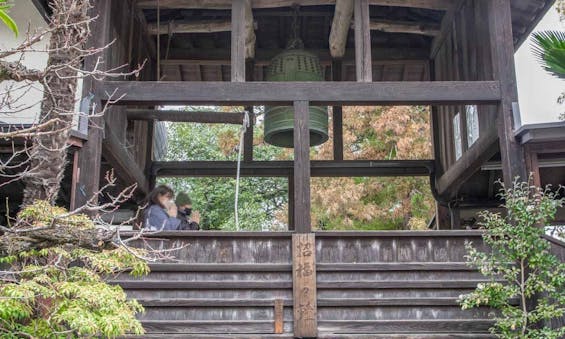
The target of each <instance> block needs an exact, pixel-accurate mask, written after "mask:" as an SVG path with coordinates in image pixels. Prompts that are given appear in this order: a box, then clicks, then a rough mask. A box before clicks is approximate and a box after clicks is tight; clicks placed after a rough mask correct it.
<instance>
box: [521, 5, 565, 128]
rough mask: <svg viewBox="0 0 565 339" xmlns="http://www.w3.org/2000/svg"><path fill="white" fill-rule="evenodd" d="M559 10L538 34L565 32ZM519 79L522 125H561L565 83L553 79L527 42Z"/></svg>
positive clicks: (551, 13)
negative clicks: (546, 31)
mask: <svg viewBox="0 0 565 339" xmlns="http://www.w3.org/2000/svg"><path fill="white" fill-rule="evenodd" d="M563 29H565V27H564V26H563V24H562V23H561V22H560V21H559V14H558V13H557V10H556V9H555V8H552V9H550V10H549V12H548V13H547V14H546V16H545V17H544V18H543V19H542V20H541V21H540V23H539V24H538V26H537V27H536V29H535V30H534V31H541V30H563ZM515 62H516V77H517V81H518V96H519V100H520V112H521V114H522V124H532V123H541V122H552V121H557V120H558V116H559V114H561V113H562V112H565V105H559V104H558V103H557V98H558V97H559V95H560V94H561V93H562V92H564V91H565V80H563V79H559V78H557V77H554V76H551V75H550V74H549V73H547V72H546V71H545V70H544V69H543V68H542V67H541V66H540V65H539V63H538V61H537V60H536V58H535V57H534V55H533V53H532V46H531V40H530V39H528V40H526V41H525V42H524V43H523V44H522V46H520V49H518V51H517V52H516V54H515Z"/></svg>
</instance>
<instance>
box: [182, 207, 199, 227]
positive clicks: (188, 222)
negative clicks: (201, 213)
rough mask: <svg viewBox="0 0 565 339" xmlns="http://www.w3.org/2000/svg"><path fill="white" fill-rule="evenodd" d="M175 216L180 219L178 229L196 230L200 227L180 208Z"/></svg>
mask: <svg viewBox="0 0 565 339" xmlns="http://www.w3.org/2000/svg"><path fill="white" fill-rule="evenodd" d="M177 218H178V219H179V220H180V225H179V230H182V231H198V230H199V229H200V225H198V223H197V222H195V221H192V220H190V217H189V216H188V215H186V213H185V212H184V211H181V210H180V209H179V211H178V212H177Z"/></svg>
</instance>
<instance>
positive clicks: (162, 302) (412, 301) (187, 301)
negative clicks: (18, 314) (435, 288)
mask: <svg viewBox="0 0 565 339" xmlns="http://www.w3.org/2000/svg"><path fill="white" fill-rule="evenodd" d="M137 301H139V302H140V303H141V304H142V305H143V306H144V307H273V305H274V303H275V299H208V298H161V299H137ZM283 304H284V306H292V300H291V299H283ZM358 306H457V307H459V303H458V302H457V298H446V297H439V298H373V299H365V298H356V299H338V298H318V307H358Z"/></svg>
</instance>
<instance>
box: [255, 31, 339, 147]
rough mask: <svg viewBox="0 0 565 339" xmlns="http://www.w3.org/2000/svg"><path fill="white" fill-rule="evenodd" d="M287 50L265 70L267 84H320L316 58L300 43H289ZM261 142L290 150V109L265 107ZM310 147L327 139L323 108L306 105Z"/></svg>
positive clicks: (320, 70) (292, 113)
mask: <svg viewBox="0 0 565 339" xmlns="http://www.w3.org/2000/svg"><path fill="white" fill-rule="evenodd" d="M289 46H290V47H287V49H286V50H285V51H284V52H282V53H281V54H279V55H277V56H275V57H274V58H273V60H271V64H270V65H269V67H268V68H267V75H266V80H267V81H323V80H324V76H323V73H322V66H321V65H320V60H319V59H318V57H317V56H316V55H314V54H312V53H310V52H307V51H305V50H304V49H303V47H302V42H301V41H300V40H298V39H297V40H295V41H291V43H289ZM264 125H265V141H266V142H267V143H269V144H271V145H274V146H279V147H288V148H292V147H294V108H293V107H292V106H269V107H266V108H265V121H264ZM309 128H310V146H317V145H321V144H323V143H324V142H326V141H327V140H328V109H327V107H316V106H310V121H309Z"/></svg>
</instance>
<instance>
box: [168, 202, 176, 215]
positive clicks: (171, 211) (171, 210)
mask: <svg viewBox="0 0 565 339" xmlns="http://www.w3.org/2000/svg"><path fill="white" fill-rule="evenodd" d="M177 213H178V209H177V204H175V203H174V202H173V203H171V204H169V208H167V214H169V217H171V218H176V217H177Z"/></svg>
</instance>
